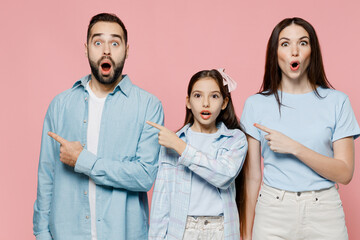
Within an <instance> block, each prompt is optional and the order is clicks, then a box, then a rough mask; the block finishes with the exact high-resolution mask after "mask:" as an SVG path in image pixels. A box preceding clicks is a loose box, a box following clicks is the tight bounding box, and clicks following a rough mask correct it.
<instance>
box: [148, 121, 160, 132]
mask: <svg viewBox="0 0 360 240" xmlns="http://www.w3.org/2000/svg"><path fill="white" fill-rule="evenodd" d="M146 123H147V124H149V125H150V126H153V127H154V128H157V129H159V130H161V129H162V128H163V126H161V125H159V124H157V123H154V122H150V121H146Z"/></svg>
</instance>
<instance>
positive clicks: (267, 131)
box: [254, 123, 272, 133]
mask: <svg viewBox="0 0 360 240" xmlns="http://www.w3.org/2000/svg"><path fill="white" fill-rule="evenodd" d="M254 127H256V128H258V129H260V130H261V131H264V132H266V133H271V131H272V130H271V129H270V128H267V127H265V126H263V125H260V124H258V123H254Z"/></svg>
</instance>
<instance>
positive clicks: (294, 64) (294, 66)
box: [290, 61, 300, 71]
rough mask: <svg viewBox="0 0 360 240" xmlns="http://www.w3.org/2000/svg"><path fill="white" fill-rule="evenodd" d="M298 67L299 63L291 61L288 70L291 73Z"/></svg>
mask: <svg viewBox="0 0 360 240" xmlns="http://www.w3.org/2000/svg"><path fill="white" fill-rule="evenodd" d="M299 67H300V62H299V61H293V62H291V63H290V68H291V70H292V71H296V70H298V69H299Z"/></svg>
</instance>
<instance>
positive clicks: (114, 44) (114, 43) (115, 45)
mask: <svg viewBox="0 0 360 240" xmlns="http://www.w3.org/2000/svg"><path fill="white" fill-rule="evenodd" d="M101 44H102V42H101V41H95V42H94V45H95V46H101ZM119 45H120V44H119V43H118V42H112V43H111V46H113V47H118V46H119Z"/></svg>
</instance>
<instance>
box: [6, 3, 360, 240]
mask: <svg viewBox="0 0 360 240" xmlns="http://www.w3.org/2000/svg"><path fill="white" fill-rule="evenodd" d="M1 5H2V6H1V10H0V26H1V28H0V29H1V37H0V46H1V58H0V76H1V80H0V81H1V92H2V93H1V95H0V104H1V108H0V109H1V118H0V133H1V134H0V136H1V137H0V148H1V151H0V152H1V166H2V173H1V174H0V184H1V187H0V189H1V197H0V208H1V210H0V212H1V216H2V217H1V218H0V232H1V239H22V240H23V239H33V237H32V214H33V210H32V208H33V203H34V201H35V198H36V185H37V166H38V157H39V150H40V136H41V129H42V123H43V118H44V115H45V112H46V109H47V107H48V104H49V103H50V101H51V99H52V98H53V97H54V96H55V95H56V94H58V93H60V92H62V91H64V90H65V89H68V88H70V87H71V86H72V84H73V83H74V82H75V81H76V80H78V79H79V78H80V77H82V76H84V75H85V74H88V73H89V67H88V62H87V59H86V57H85V54H84V42H85V39H86V29H87V25H88V22H89V20H90V18H91V17H92V16H93V15H95V14H96V13H99V12H103V11H105V12H113V13H116V14H117V15H118V16H119V17H120V18H121V19H122V20H123V21H124V22H125V25H126V26H127V29H128V31H129V43H130V52H129V58H128V60H127V62H126V65H125V69H124V72H125V73H127V74H129V75H130V77H131V79H132V81H133V82H134V83H135V84H137V85H139V86H141V87H142V88H144V89H146V90H148V91H149V92H151V93H153V94H155V95H156V96H157V97H158V98H159V99H160V100H161V101H162V102H163V106H164V110H165V115H166V121H165V125H166V126H167V127H168V128H170V129H172V130H176V129H177V128H179V127H180V126H181V124H182V122H183V119H184V100H185V94H186V86H187V83H188V80H189V78H190V77H191V75H192V74H194V73H195V72H197V71H199V70H202V69H210V68H219V67H224V68H226V71H227V73H228V74H230V75H231V76H232V77H233V78H234V79H236V80H237V82H238V86H239V87H238V89H237V90H236V91H235V92H233V100H234V103H235V108H236V111H237V114H238V116H240V115H241V112H242V107H243V103H244V101H245V99H246V98H247V97H248V96H249V95H251V94H254V93H255V92H256V91H257V90H258V89H259V87H260V84H261V81H262V75H263V69H264V56H265V48H266V43H267V40H268V37H269V35H270V33H271V31H272V29H273V27H274V26H275V25H276V24H277V23H278V22H279V21H280V20H282V19H283V18H285V17H293V16H300V17H303V18H304V19H307V20H308V21H309V22H310V23H312V24H313V25H314V27H315V28H316V30H317V33H318V35H319V39H320V43H321V46H322V51H323V57H324V62H325V69H326V73H327V76H328V78H329V80H330V81H331V83H332V84H333V85H334V86H335V88H336V89H338V90H341V91H343V92H345V93H347V94H348V95H349V97H350V100H351V103H352V106H353V109H354V111H355V114H356V116H357V119H358V120H360V97H359V95H358V91H359V90H360V89H359V86H360V85H359V76H358V73H359V72H358V69H359V59H358V57H359V53H360V44H359V43H358V42H359V38H360V28H359V27H358V24H359V23H360V15H359V13H358V11H359V9H360V2H359V1H358V0H349V1H341V2H340V1H330V0H317V1H312V0H303V1H285V2H284V1H280V0H273V1H266V0H263V1H237V0H233V1H220V0H198V1H196V0H186V1H185V0H183V1H169V0H155V1H124V0H116V1H115V0H114V1H105V0H102V1H94V0H87V1H73V0H72V1H70V0H67V1H46V0H38V1H25V0H24V1H19V0H15V1H7V2H6V3H2V4H1ZM356 151H357V153H356V162H357V164H356V169H355V174H354V178H353V180H352V182H351V183H350V184H349V185H347V186H340V192H341V197H342V200H343V205H344V209H345V214H346V221H347V226H348V230H349V236H350V239H360V229H359V227H358V222H359V221H360V207H359V206H358V203H359V202H360V191H359V184H360V172H359V170H360V167H359V166H360V165H359V164H358V163H359V156H360V144H359V141H356ZM149 195H150V196H151V193H149Z"/></svg>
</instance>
